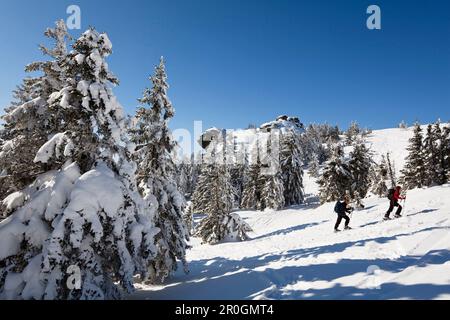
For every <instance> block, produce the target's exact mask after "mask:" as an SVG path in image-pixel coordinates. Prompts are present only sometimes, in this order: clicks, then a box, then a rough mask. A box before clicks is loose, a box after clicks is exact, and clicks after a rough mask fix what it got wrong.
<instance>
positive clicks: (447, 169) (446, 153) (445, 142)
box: [441, 127, 450, 183]
mask: <svg viewBox="0 0 450 320" xmlns="http://www.w3.org/2000/svg"><path fill="white" fill-rule="evenodd" d="M441 148H442V151H441V152H442V162H443V165H442V167H443V168H444V174H445V177H446V180H445V182H446V183H447V182H448V181H450V127H445V128H444V130H443V133H442V144H441Z"/></svg>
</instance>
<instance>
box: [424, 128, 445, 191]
mask: <svg viewBox="0 0 450 320" xmlns="http://www.w3.org/2000/svg"><path fill="white" fill-rule="evenodd" d="M444 141H445V137H444V136H443V132H442V129H441V124H440V121H437V122H436V123H435V124H434V125H431V124H430V125H428V127H427V133H426V136H425V138H424V142H423V149H424V150H423V153H424V164H425V168H426V176H427V181H426V185H427V186H432V185H441V184H444V183H446V181H447V170H446V168H445V161H444V157H445V155H444V154H445V148H444V146H445V142H444Z"/></svg>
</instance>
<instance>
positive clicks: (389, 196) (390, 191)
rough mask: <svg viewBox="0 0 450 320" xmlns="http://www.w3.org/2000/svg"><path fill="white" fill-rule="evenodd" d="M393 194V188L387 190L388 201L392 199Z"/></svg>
mask: <svg viewBox="0 0 450 320" xmlns="http://www.w3.org/2000/svg"><path fill="white" fill-rule="evenodd" d="M394 193H395V189H394V188H391V189H389V190H388V192H387V198H388V199H389V200H392V199H394Z"/></svg>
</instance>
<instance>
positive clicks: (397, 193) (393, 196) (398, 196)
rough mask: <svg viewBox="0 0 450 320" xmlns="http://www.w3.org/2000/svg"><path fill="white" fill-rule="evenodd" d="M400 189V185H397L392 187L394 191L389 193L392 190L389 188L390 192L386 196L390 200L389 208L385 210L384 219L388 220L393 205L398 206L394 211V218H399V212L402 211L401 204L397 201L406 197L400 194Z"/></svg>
mask: <svg viewBox="0 0 450 320" xmlns="http://www.w3.org/2000/svg"><path fill="white" fill-rule="evenodd" d="M401 191H402V188H401V187H400V186H397V187H396V188H395V189H394V192H393V193H392V194H391V192H392V190H390V194H389V196H388V198H389V200H390V202H389V209H388V211H387V212H386V215H385V216H384V220H389V219H390V218H389V215H390V214H391V212H392V211H393V210H394V207H398V208H397V212H396V213H395V218H399V217H401V216H402V215H401V212H402V206H401V205H400V204H399V203H398V201H399V200H404V199H406V197H402V195H401Z"/></svg>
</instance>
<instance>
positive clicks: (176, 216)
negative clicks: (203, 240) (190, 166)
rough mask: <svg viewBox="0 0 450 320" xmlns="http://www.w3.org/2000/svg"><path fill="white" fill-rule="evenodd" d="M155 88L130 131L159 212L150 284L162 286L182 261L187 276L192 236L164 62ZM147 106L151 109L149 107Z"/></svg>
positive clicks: (143, 180) (143, 183) (141, 182)
mask: <svg viewBox="0 0 450 320" xmlns="http://www.w3.org/2000/svg"><path fill="white" fill-rule="evenodd" d="M150 81H151V82H152V88H147V89H145V91H144V94H143V97H142V98H141V99H139V102H140V103H141V104H142V106H141V107H139V109H138V110H137V113H136V116H135V119H136V122H137V124H136V126H135V127H134V128H132V129H131V130H130V134H131V136H132V139H131V140H132V141H133V142H134V143H135V144H136V151H135V153H134V158H135V160H136V161H137V163H138V173H137V179H138V186H139V190H140V192H141V194H142V195H143V196H144V199H145V200H146V201H147V202H148V205H149V206H154V207H155V208H156V213H155V225H156V227H158V228H159V229H160V230H161V232H160V233H159V234H158V236H157V240H158V242H157V246H158V255H157V257H156V258H155V259H154V260H153V262H152V266H151V267H150V271H151V272H150V273H151V277H150V279H149V280H150V281H151V282H162V281H164V279H165V278H166V277H167V276H169V274H170V273H171V272H172V271H175V270H176V269H177V259H179V260H180V261H181V262H182V263H183V266H184V268H185V271H186V272H187V262H186V248H187V241H188V240H189V235H188V231H187V228H186V226H185V224H184V222H183V210H184V207H185V199H184V196H183V195H182V194H181V193H180V191H179V190H178V186H177V184H176V177H175V174H176V168H175V164H174V161H173V151H174V147H175V145H176V142H175V141H173V139H172V137H171V133H170V130H169V126H168V123H169V121H170V119H172V117H173V116H174V108H173V107H172V103H171V102H170V100H169V98H168V97H167V90H168V88H169V85H168V84H167V75H166V71H165V66H164V59H163V58H161V61H160V63H159V65H158V66H157V67H156V70H155V74H154V75H153V76H152V77H151V78H150ZM146 106H148V107H146Z"/></svg>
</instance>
